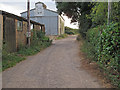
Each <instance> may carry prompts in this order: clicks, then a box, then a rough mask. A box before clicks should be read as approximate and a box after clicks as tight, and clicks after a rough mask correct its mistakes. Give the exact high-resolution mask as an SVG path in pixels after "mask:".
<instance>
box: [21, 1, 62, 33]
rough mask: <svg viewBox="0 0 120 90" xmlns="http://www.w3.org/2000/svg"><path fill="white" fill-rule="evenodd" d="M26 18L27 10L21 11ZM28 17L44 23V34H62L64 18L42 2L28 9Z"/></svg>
mask: <svg viewBox="0 0 120 90" xmlns="http://www.w3.org/2000/svg"><path fill="white" fill-rule="evenodd" d="M21 16H22V17H24V18H27V12H23V13H21ZM30 19H31V20H33V21H36V22H39V23H41V24H44V25H45V32H46V35H61V34H64V19H63V17H62V16H60V15H59V14H58V13H57V12H55V11H52V10H49V9H47V8H46V5H45V4H44V3H41V2H38V3H36V4H35V8H34V9H31V10H30Z"/></svg>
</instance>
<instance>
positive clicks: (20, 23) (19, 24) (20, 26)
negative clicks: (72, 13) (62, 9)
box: [17, 21, 23, 31]
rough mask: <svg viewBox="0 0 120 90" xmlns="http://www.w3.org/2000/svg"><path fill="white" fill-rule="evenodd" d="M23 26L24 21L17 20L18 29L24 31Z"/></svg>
mask: <svg viewBox="0 0 120 90" xmlns="http://www.w3.org/2000/svg"><path fill="white" fill-rule="evenodd" d="M22 27H23V23H22V21H18V22H17V30H18V31H22Z"/></svg>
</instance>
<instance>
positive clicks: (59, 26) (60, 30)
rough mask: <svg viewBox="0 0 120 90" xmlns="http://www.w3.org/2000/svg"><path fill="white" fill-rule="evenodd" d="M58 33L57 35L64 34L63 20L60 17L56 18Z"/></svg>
mask: <svg viewBox="0 0 120 90" xmlns="http://www.w3.org/2000/svg"><path fill="white" fill-rule="evenodd" d="M58 33H59V35H61V34H64V33H65V27H64V20H63V19H62V18H61V16H58Z"/></svg>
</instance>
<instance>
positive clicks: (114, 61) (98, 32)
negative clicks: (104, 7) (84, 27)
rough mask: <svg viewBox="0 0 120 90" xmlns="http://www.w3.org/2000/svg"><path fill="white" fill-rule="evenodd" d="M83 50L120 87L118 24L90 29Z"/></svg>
mask: <svg viewBox="0 0 120 90" xmlns="http://www.w3.org/2000/svg"><path fill="white" fill-rule="evenodd" d="M83 51H84V52H86V53H87V54H88V56H89V57H90V58H92V59H93V60H95V61H96V62H97V63H98V64H99V66H100V67H101V68H102V69H104V71H105V73H107V75H108V77H109V79H110V80H111V82H112V83H113V84H114V85H115V86H118V87H120V80H119V79H120V77H119V76H120V73H119V72H120V71H119V70H120V63H119V62H120V31H119V30H118V24H111V25H109V26H105V25H103V26H99V27H96V28H92V29H89V30H88V32H87V34H86V40H85V42H84V45H83Z"/></svg>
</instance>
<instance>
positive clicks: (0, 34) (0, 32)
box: [0, 14, 3, 49]
mask: <svg viewBox="0 0 120 90" xmlns="http://www.w3.org/2000/svg"><path fill="white" fill-rule="evenodd" d="M2 41H3V16H2V15H1V14H0V49H2Z"/></svg>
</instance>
